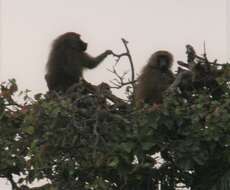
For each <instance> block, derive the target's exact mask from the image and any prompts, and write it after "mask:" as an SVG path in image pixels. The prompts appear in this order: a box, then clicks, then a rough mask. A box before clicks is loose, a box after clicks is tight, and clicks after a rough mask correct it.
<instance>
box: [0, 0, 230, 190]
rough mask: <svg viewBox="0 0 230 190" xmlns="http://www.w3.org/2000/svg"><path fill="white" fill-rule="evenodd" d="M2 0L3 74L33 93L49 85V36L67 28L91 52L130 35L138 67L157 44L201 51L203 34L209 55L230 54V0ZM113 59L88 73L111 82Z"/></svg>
mask: <svg viewBox="0 0 230 190" xmlns="http://www.w3.org/2000/svg"><path fill="white" fill-rule="evenodd" d="M0 1H1V10H0V14H1V22H0V23H1V25H0V27H1V28H0V29H1V31H0V34H1V38H0V40H1V44H0V45H1V49H0V64H1V65H0V66H1V67H0V79H1V81H3V80H7V79H9V78H16V79H17V81H18V84H19V86H20V89H30V90H32V91H33V92H34V93H37V92H45V91H46V90H47V87H46V84H45V80H44V74H45V64H46V61H47V57H48V53H49V50H50V45H51V42H52V40H53V39H54V38H56V36H58V35H60V34H62V33H64V32H67V31H75V32H77V33H80V34H81V35H82V38H83V39H84V40H85V41H87V42H88V43H89V48H88V52H89V53H90V54H92V55H97V54H99V53H101V52H103V51H104V50H106V49H112V50H113V51H114V52H116V53H119V52H122V51H123V49H124V48H123V46H122V43H121V40H120V38H121V37H124V38H126V39H127V40H128V41H130V44H129V47H130V50H131V52H132V55H133V58H134V62H135V67H136V72H139V71H140V69H141V67H142V66H143V65H144V64H145V63H146V60H147V59H148V58H149V56H150V55H151V54H152V53H153V52H154V51H156V50H159V49H166V50H169V51H171V52H172V53H173V54H174V55H175V59H176V60H178V59H182V60H183V59H185V53H184V52H185V48H184V47H185V45H186V44H188V43H190V44H192V45H193V46H194V47H195V48H196V49H197V52H199V53H202V52H203V41H204V40H205V41H206V46H207V53H208V55H209V56H210V58H211V59H214V58H217V59H219V60H221V61H224V62H226V61H227V57H228V58H230V43H229V44H227V39H228V41H229V42H230V38H229V37H228V38H227V33H230V30H229V28H228V29H227V17H228V18H229V17H230V13H229V12H228V14H227V11H226V10H227V3H226V2H227V1H228V6H229V5H230V3H229V0H19V1H17V0H0ZM227 15H228V16H227ZM229 20H230V19H229ZM229 22H230V21H229ZM229 22H228V23H229ZM227 31H228V32H227ZM229 35H230V34H229ZM227 47H228V48H227ZM113 63H114V59H113V58H112V57H110V58H108V59H107V60H106V61H104V63H102V64H101V65H100V66H99V67H98V68H97V69H95V70H93V71H88V72H86V73H85V78H86V79H87V80H89V81H90V82H93V83H96V84H98V83H100V82H102V81H106V82H108V81H109V80H110V79H112V78H113V76H112V75H111V74H110V73H109V72H108V71H107V70H106V68H111V66H112V65H113ZM119 69H120V71H121V72H122V71H125V70H127V69H129V65H128V64H127V62H126V61H124V62H123V61H122V62H121V63H120V65H119ZM1 189H3V188H1V187H0V190H1ZM5 189H6V188H5ZM6 190H7V189H6Z"/></svg>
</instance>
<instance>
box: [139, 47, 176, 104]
mask: <svg viewBox="0 0 230 190" xmlns="http://www.w3.org/2000/svg"><path fill="white" fill-rule="evenodd" d="M172 63H173V55H172V54H171V53H169V52H168V51H157V52H155V53H154V54H153V55H152V56H151V57H150V59H149V61H148V63H147V65H146V66H145V67H144V68H143V70H142V73H141V75H140V77H139V78H138V80H137V86H136V90H135V102H136V105H137V107H142V106H143V105H144V104H150V105H151V104H154V103H157V104H159V103H162V100H163V92H164V91H165V90H167V88H168V87H169V86H170V85H171V84H172V83H173V81H174V75H173V73H172V71H171V67H172Z"/></svg>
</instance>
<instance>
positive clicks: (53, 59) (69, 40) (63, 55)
mask: <svg viewBox="0 0 230 190" xmlns="http://www.w3.org/2000/svg"><path fill="white" fill-rule="evenodd" d="M86 49H87V43H85V42H84V41H82V40H81V38H80V35H79V34H77V33H74V32H68V33H65V34H63V35H61V36H59V37H58V38H57V39H56V40H55V41H54V42H53V45H52V49H51V52H50V55H49V59H48V62H47V65H46V69H47V74H46V76H45V79H46V82H47V85H48V88H49V90H50V91H53V90H54V91H57V92H65V91H66V90H67V89H68V88H69V87H71V86H72V85H73V84H75V83H78V82H79V80H80V79H81V77H82V72H83V70H84V69H85V68H87V69H93V68H95V67H96V66H97V65H98V64H99V63H101V62H102V61H103V60H104V59H105V58H106V57H107V56H108V55H110V54H112V51H111V50H107V51H105V52H104V53H102V54H100V55H99V56H97V57H91V56H90V55H89V54H87V53H86V52H85V51H86Z"/></svg>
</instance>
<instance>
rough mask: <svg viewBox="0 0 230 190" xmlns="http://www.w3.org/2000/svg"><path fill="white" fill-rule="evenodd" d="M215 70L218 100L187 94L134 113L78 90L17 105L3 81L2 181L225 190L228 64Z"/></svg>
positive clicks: (107, 188)
mask: <svg viewBox="0 0 230 190" xmlns="http://www.w3.org/2000/svg"><path fill="white" fill-rule="evenodd" d="M215 68H216V69H217V70H218V73H219V74H218V76H217V77H216V80H217V81H218V84H219V87H220V88H221V96H220V95H219V94H218V96H217V97H215V96H214V95H213V93H212V92H211V90H210V89H209V88H208V87H203V88H199V89H197V88H192V89H190V88H189V91H188V89H186V96H184V94H185V93H183V92H182V93H181V92H180V93H179V92H175V93H173V94H171V95H169V96H167V97H166V98H165V100H164V103H163V104H162V105H157V106H156V105H154V106H152V105H146V107H145V108H143V109H139V110H137V109H136V108H135V106H134V105H132V103H131V102H128V103H126V104H124V105H117V104H113V103H111V102H109V101H108V100H107V99H106V97H104V96H102V94H101V93H92V92H90V93H89V92H88V91H87V87H86V86H85V85H84V84H81V85H80V86H78V90H77V92H75V93H74V95H73V94H72V95H70V96H62V95H59V94H51V93H48V94H45V95H42V94H38V95H36V96H35V97H34V98H33V99H31V98H30V97H29V96H28V95H27V92H23V93H20V94H21V96H23V98H24V99H23V101H21V100H20V101H16V100H15V99H18V98H17V96H16V95H17V92H18V90H17V85H16V83H15V80H11V81H9V83H2V84H1V93H0V145H1V146H0V149H1V151H0V177H4V178H7V179H8V180H9V181H10V182H11V184H12V188H13V189H29V187H27V186H26V184H29V183H32V182H33V181H35V180H41V179H48V180H49V181H50V185H46V186H44V187H41V188H31V189H51V190H52V189H53V190H56V189H60V190H62V189H63V190H66V189H70V190H72V189H82V190H89V189H93V190H115V189H127V190H150V189H158V186H159V184H160V185H161V189H162V190H173V189H183V188H186V187H187V188H188V187H190V188H191V189H192V190H208V189H210V190H228V189H230V148H229V147H230V114H229V112H230V89H229V77H230V75H229V73H230V66H229V65H228V64H227V65H224V66H222V67H221V68H219V66H215ZM184 92H185V91H184ZM18 102H22V103H18ZM15 175H17V176H18V178H19V179H18V180H17V181H16V182H15V179H14V178H13V176H15Z"/></svg>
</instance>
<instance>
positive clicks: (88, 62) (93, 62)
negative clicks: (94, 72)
mask: <svg viewBox="0 0 230 190" xmlns="http://www.w3.org/2000/svg"><path fill="white" fill-rule="evenodd" d="M107 55H108V53H107V52H106V51H105V52H104V53H102V54H100V55H98V56H97V57H91V56H90V55H85V57H84V59H85V60H84V63H85V65H84V66H85V67H86V68H88V69H93V68H95V67H96V66H97V65H99V64H100V63H101V62H102V61H103V60H104V59H105V58H106V57H107Z"/></svg>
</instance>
